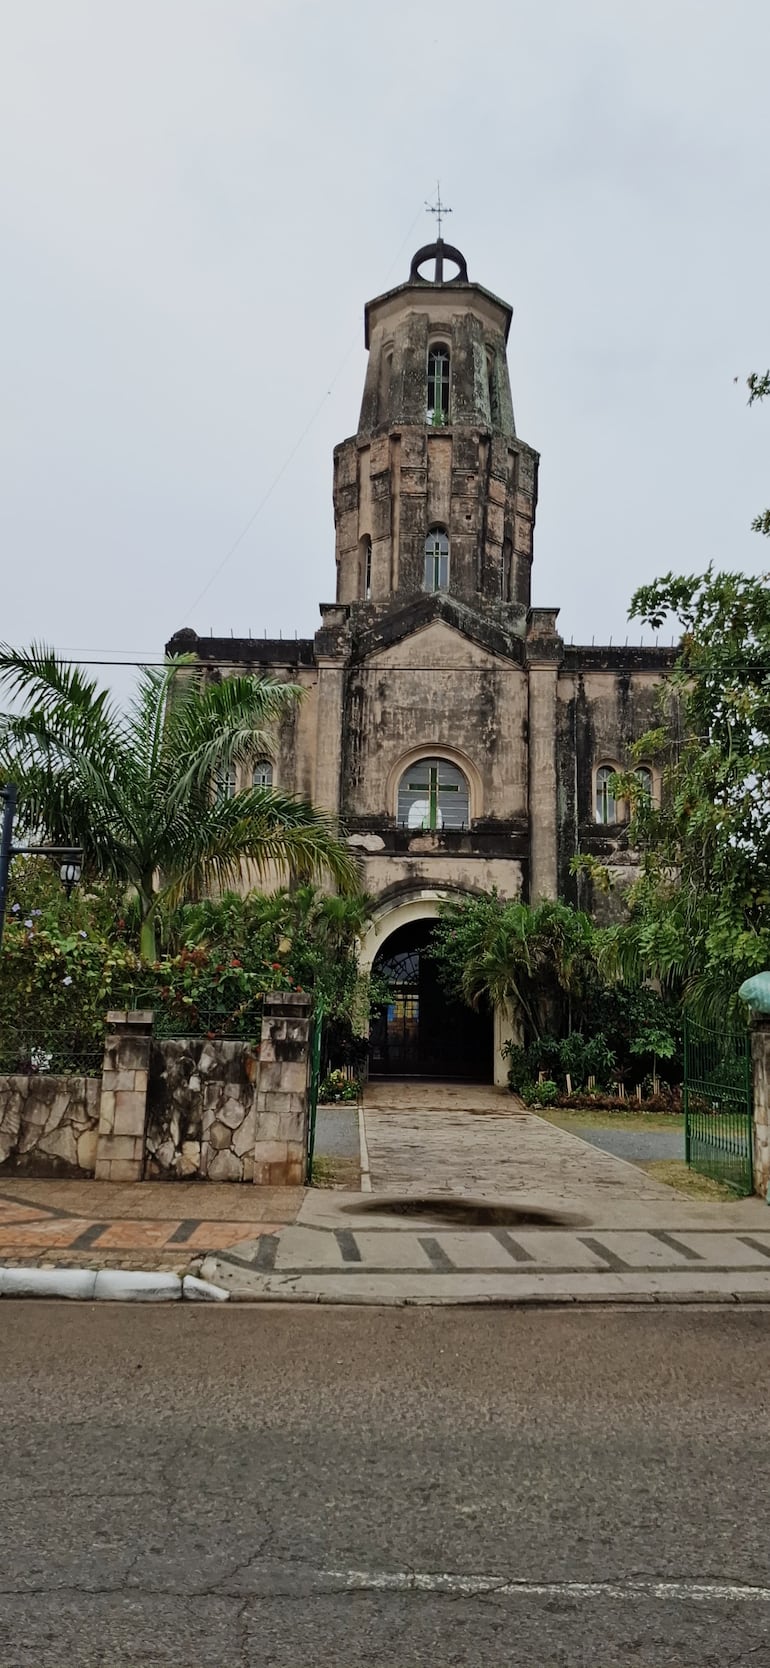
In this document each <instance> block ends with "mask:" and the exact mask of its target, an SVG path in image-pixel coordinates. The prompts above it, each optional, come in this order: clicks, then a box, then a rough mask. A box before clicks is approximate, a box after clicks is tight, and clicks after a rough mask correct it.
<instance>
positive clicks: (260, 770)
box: [251, 759, 273, 788]
mask: <svg viewBox="0 0 770 1668" xmlns="http://www.w3.org/2000/svg"><path fill="white" fill-rule="evenodd" d="M251 785H252V787H253V788H272V786H273V767H272V765H271V763H270V760H269V759H258V760H257V763H256V764H255V766H254V769H253V771H252V773H251Z"/></svg>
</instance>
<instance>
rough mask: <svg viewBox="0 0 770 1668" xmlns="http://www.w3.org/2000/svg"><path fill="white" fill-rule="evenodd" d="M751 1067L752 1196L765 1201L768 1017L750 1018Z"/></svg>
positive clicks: (769, 1130) (769, 1113) (768, 1173)
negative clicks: (758, 1194)
mask: <svg viewBox="0 0 770 1668" xmlns="http://www.w3.org/2000/svg"><path fill="white" fill-rule="evenodd" d="M751 1066H752V1074H753V1078H754V1192H755V1193H761V1195H762V1197H763V1199H764V1198H766V1197H767V1190H768V1187H770V1014H758V1013H755V1014H752V1016H751Z"/></svg>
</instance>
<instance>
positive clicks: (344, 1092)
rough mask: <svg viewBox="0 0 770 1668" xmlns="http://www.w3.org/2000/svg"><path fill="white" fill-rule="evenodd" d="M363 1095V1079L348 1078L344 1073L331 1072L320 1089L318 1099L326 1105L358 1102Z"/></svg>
mask: <svg viewBox="0 0 770 1668" xmlns="http://www.w3.org/2000/svg"><path fill="white" fill-rule="evenodd" d="M360 1094H361V1079H360V1078H359V1077H346V1075H345V1073H344V1071H330V1072H329V1075H328V1077H325V1078H324V1080H323V1082H322V1083H321V1084H320V1086H319V1089H318V1099H319V1101H323V1102H324V1103H328V1102H330V1101H351V1100H355V1101H357V1100H358V1099H359V1097H360Z"/></svg>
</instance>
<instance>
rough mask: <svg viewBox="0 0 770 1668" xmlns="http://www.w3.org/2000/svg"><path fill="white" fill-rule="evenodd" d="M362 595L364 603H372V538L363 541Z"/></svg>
mask: <svg viewBox="0 0 770 1668" xmlns="http://www.w3.org/2000/svg"><path fill="white" fill-rule="evenodd" d="M361 595H362V597H363V599H364V602H370V601H371V596H372V541H371V539H370V538H365V539H362V540H361Z"/></svg>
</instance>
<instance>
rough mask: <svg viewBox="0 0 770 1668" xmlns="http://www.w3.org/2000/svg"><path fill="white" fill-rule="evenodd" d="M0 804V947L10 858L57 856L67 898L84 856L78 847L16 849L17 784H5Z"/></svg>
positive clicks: (76, 878) (24, 847) (26, 847)
mask: <svg viewBox="0 0 770 1668" xmlns="http://www.w3.org/2000/svg"><path fill="white" fill-rule="evenodd" d="M0 801H2V807H3V820H2V827H1V828H0V945H2V942H3V927H4V926H5V904H6V899H7V896H8V874H9V871H10V867H11V858H12V857H60V858H61V859H62V864H61V868H60V870H59V873H60V875H61V880H62V885H63V887H64V890H65V892H66V894H67V897H69V895H70V893H71V891H72V888H73V886H77V883H78V881H79V879H80V873H81V863H82V859H83V853H82V850H81V848H80V846H15V845H14V843H13V819H14V817H15V815H16V785H15V783H14V782H6V785H5V787H4V788H0Z"/></svg>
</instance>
